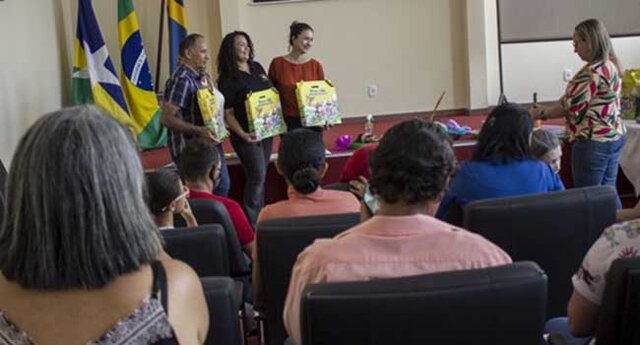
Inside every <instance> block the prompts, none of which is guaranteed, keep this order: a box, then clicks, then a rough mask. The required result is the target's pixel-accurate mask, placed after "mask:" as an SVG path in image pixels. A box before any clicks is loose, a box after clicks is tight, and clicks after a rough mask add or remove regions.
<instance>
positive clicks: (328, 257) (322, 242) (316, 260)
mask: <svg viewBox="0 0 640 345" xmlns="http://www.w3.org/2000/svg"><path fill="white" fill-rule="evenodd" d="M354 229H355V228H351V229H348V230H345V231H344V232H342V233H340V234H338V235H336V236H335V237H333V238H319V239H316V240H315V241H313V243H312V244H310V245H309V246H308V247H307V248H305V249H304V250H303V251H302V252H301V253H300V255H298V261H301V260H304V261H306V262H309V263H311V262H313V265H314V266H324V265H325V264H328V263H332V262H335V261H340V260H341V257H342V256H343V255H342V254H347V253H345V252H344V251H343V250H342V247H343V245H344V244H345V241H350V240H351V239H352V238H353V230H354Z"/></svg>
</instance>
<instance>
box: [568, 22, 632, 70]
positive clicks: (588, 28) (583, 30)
mask: <svg viewBox="0 0 640 345" xmlns="http://www.w3.org/2000/svg"><path fill="white" fill-rule="evenodd" d="M574 30H575V32H576V34H578V36H579V37H580V38H581V39H583V40H584V41H585V42H587V43H588V44H589V47H590V48H591V53H592V54H593V55H592V57H591V61H590V62H605V61H607V60H611V61H612V62H613V64H614V65H616V67H617V68H618V71H621V69H620V63H619V61H618V57H617V56H616V54H615V52H614V51H613V45H612V44H611V38H610V37H609V32H608V31H607V28H605V27H604V24H602V22H600V21H599V20H597V19H594V18H591V19H587V20H585V21H583V22H581V23H580V24H578V25H577V26H576V27H575V29H574Z"/></svg>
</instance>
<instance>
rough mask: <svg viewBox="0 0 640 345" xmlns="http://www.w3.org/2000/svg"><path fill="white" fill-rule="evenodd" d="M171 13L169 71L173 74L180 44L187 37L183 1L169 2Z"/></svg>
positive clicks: (172, 0)
mask: <svg viewBox="0 0 640 345" xmlns="http://www.w3.org/2000/svg"><path fill="white" fill-rule="evenodd" d="M167 12H169V16H168V18H169V53H170V58H169V61H170V63H171V65H170V66H169V69H170V70H171V73H173V71H174V70H175V69H176V64H177V63H178V55H179V51H178V50H179V49H178V48H179V47H180V42H182V40H183V39H184V38H185V37H187V18H186V16H185V14H184V1H183V0H169V2H168V3H167Z"/></svg>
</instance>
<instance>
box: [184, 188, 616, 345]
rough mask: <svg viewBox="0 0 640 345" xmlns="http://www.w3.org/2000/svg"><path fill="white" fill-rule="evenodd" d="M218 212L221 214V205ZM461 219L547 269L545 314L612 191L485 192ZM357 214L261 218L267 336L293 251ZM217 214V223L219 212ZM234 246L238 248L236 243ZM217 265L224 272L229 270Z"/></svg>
mask: <svg viewBox="0 0 640 345" xmlns="http://www.w3.org/2000/svg"><path fill="white" fill-rule="evenodd" d="M208 203H215V202H213V201H209V202H208ZM192 207H193V209H194V214H195V215H196V218H198V221H199V222H200V223H203V220H204V219H203V217H204V216H203V214H211V213H210V211H211V205H208V206H207V205H206V204H205V203H203V204H202V205H200V204H199V202H198V203H196V204H195V205H194V206H192ZM217 212H218V214H222V217H223V218H224V216H225V214H224V212H222V211H217ZM226 216H227V217H228V215H226ZM464 219H465V223H464V226H465V228H467V229H469V230H471V231H474V232H477V233H480V234H481V235H483V236H484V237H486V238H487V239H489V240H490V241H492V242H494V243H496V244H497V245H499V246H500V247H502V248H503V249H504V250H505V251H506V252H507V253H509V255H510V256H511V257H512V258H513V260H514V261H527V260H528V261H534V262H536V263H537V264H538V265H539V266H540V267H541V268H542V270H543V271H544V272H546V276H547V277H548V287H549V288H548V291H549V293H548V294H546V291H547V289H546V288H545V289H544V291H545V301H546V303H543V304H544V306H546V309H544V310H543V319H548V318H551V317H554V316H560V315H565V314H566V304H567V301H568V299H569V296H570V294H571V291H572V286H571V280H570V277H571V275H572V274H573V273H574V272H575V270H576V269H577V267H578V266H579V265H580V261H581V260H582V258H583V257H584V255H585V253H586V252H587V250H588V249H589V247H590V246H591V244H592V243H593V242H594V241H595V240H596V239H597V237H598V236H599V235H600V233H601V231H602V229H604V228H605V227H607V226H608V225H611V224H612V223H613V222H614V221H615V193H613V191H612V190H611V189H610V188H607V187H589V188H583V189H572V190H567V191H563V192H555V193H547V194H544V195H529V196H522V197H512V198H503V199H492V200H483V201H478V202H474V203H470V204H469V205H467V207H466V208H465V217H464ZM222 221H223V222H224V219H223V220H222ZM358 221H359V218H358V215H357V214H344V215H335V216H331V217H326V216H312V217H300V218H290V219H284V218H283V219H272V220H268V221H265V222H262V223H260V224H259V226H258V230H257V234H258V241H257V243H258V249H257V250H258V255H259V257H260V273H261V276H262V280H261V282H262V286H260V287H259V288H260V289H261V291H262V295H263V301H262V305H260V309H261V312H262V314H263V315H264V317H265V318H266V320H265V337H266V339H267V343H269V344H281V343H282V342H283V341H284V340H285V339H286V332H285V330H284V327H283V324H282V309H283V305H284V300H285V297H286V293H287V288H288V285H289V279H290V274H291V268H292V266H293V264H294V262H295V260H296V257H297V255H298V254H299V253H300V252H301V251H302V250H303V249H304V248H305V247H306V246H307V245H309V244H311V243H312V242H313V241H314V240H315V239H316V238H328V237H333V236H335V235H336V234H338V233H340V232H341V231H344V230H345V229H348V228H350V227H352V226H354V225H356V224H357V223H358ZM216 222H218V223H220V219H218V220H217V221H216ZM226 224H227V225H226V226H230V227H232V225H230V224H229V223H226ZM226 226H225V227H226ZM218 231H219V232H220V230H218ZM226 232H228V233H231V231H228V230H227V231H226ZM227 237H229V236H227ZM190 250H191V252H190V253H187V256H185V257H184V258H183V257H181V255H179V254H177V253H176V254H175V255H174V254H172V255H173V256H175V257H177V258H180V259H183V260H185V261H187V262H188V263H190V264H191V265H192V266H193V267H194V268H195V269H196V271H198V272H200V270H201V269H200V268H198V267H200V266H202V265H206V264H207V263H191V262H189V260H191V259H189V256H192V257H193V258H194V259H197V258H198V257H200V256H199V255H197V254H195V253H194V252H193V249H190ZM235 250H236V251H237V252H240V253H241V250H240V249H239V246H237V247H236V249H235ZM224 251H225V249H222V252H223V253H224ZM227 255H228V254H223V255H222V256H223V258H220V259H219V260H221V261H223V262H224V261H228V259H225V258H224V257H226V256H227ZM209 264H210V263H209ZM213 266H216V265H213ZM202 269H204V268H202ZM217 269H218V270H219V272H220V273H221V274H223V275H224V274H225V273H224V272H226V271H225V270H224V269H222V268H217ZM427 279H428V278H427ZM545 284H547V283H545ZM305 325H306V324H305Z"/></svg>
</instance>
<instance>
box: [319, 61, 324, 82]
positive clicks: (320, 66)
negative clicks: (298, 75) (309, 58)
mask: <svg viewBox="0 0 640 345" xmlns="http://www.w3.org/2000/svg"><path fill="white" fill-rule="evenodd" d="M318 78H319V79H318V80H325V79H324V69H322V64H321V63H320V62H318Z"/></svg>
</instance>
